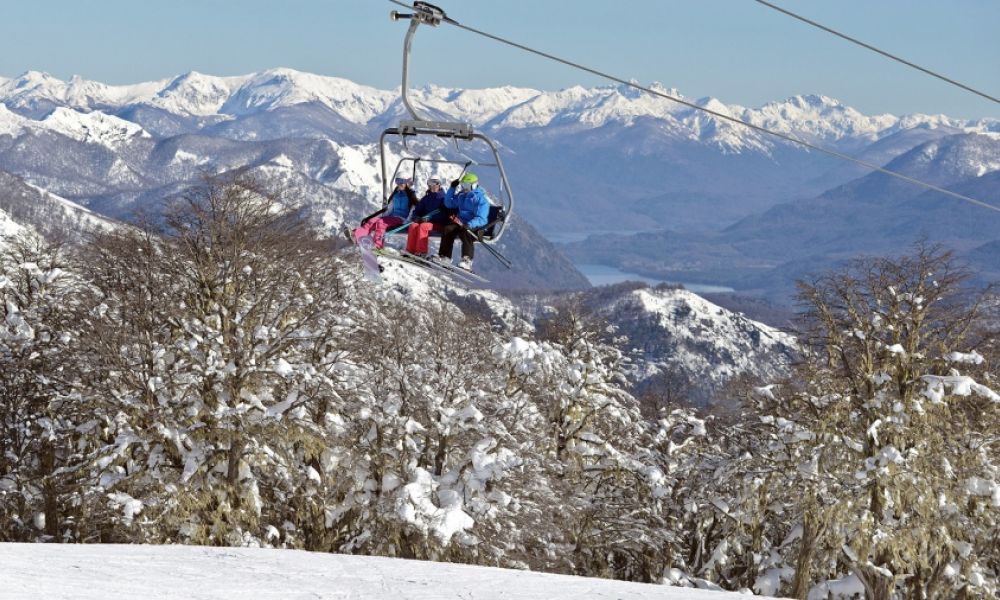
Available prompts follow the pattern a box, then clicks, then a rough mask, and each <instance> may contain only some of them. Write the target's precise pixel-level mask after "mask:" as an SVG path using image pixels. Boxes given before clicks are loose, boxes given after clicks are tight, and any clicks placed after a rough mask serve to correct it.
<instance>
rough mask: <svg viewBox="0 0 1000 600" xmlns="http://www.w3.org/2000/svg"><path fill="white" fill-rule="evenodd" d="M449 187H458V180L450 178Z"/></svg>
mask: <svg viewBox="0 0 1000 600" xmlns="http://www.w3.org/2000/svg"><path fill="white" fill-rule="evenodd" d="M451 187H453V188H457V187H458V180H457V179H452V180H451Z"/></svg>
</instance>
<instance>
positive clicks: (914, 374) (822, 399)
mask: <svg viewBox="0 0 1000 600" xmlns="http://www.w3.org/2000/svg"><path fill="white" fill-rule="evenodd" d="M965 276H966V274H965V273H964V272H963V271H962V270H961V269H960V268H959V267H958V266H956V263H955V262H954V260H953V259H952V257H951V255H950V254H949V253H947V252H942V251H940V250H939V249H937V248H933V247H926V246H920V247H918V248H917V249H916V252H915V253H914V254H913V255H912V256H906V257H903V258H900V259H869V260H862V261H858V262H855V263H853V264H852V265H851V266H850V267H848V268H846V269H845V270H842V271H839V272H836V273H832V274H830V275H827V276H825V277H822V278H819V279H818V280H816V281H814V282H812V283H809V284H803V286H802V294H801V297H802V299H803V300H804V301H805V302H806V303H807V305H808V311H807V312H806V313H805V315H804V316H805V324H806V325H807V328H806V333H807V335H808V336H809V338H808V339H809V340H810V341H811V342H812V343H813V348H814V351H813V353H812V354H810V355H809V357H808V359H807V361H806V362H805V363H804V364H803V365H802V366H801V367H800V369H799V370H798V372H797V374H796V375H797V376H796V378H794V379H793V380H792V381H789V382H787V383H785V384H784V385H778V386H768V387H766V388H759V389H758V390H757V395H756V398H757V401H758V404H759V406H760V413H759V415H760V416H759V418H760V420H761V421H762V424H763V425H764V429H765V430H766V431H765V433H766V435H767V437H766V438H764V439H766V440H768V442H767V445H766V450H767V452H765V453H761V454H759V455H758V456H756V457H754V460H753V461H748V465H753V467H752V468H757V469H760V470H761V471H763V472H765V473H768V478H769V480H768V484H767V485H768V490H767V493H768V494H769V505H770V506H776V507H778V510H781V511H782V512H783V513H784V514H785V518H786V519H787V520H788V521H790V522H791V523H792V524H794V526H793V529H792V531H790V532H788V534H789V536H790V537H789V539H787V540H785V541H783V542H781V543H778V544H776V545H775V546H774V550H775V551H776V552H777V553H779V554H780V555H781V556H783V557H784V560H783V561H775V562H783V564H784V566H785V567H791V568H794V569H795V574H794V577H789V581H790V583H789V584H788V587H787V588H784V589H785V591H786V592H787V593H791V594H792V595H794V596H795V597H800V598H805V597H806V595H807V594H819V595H820V596H821V597H825V595H826V594H827V592H829V591H830V590H832V589H833V588H834V587H837V586H838V585H839V586H841V587H844V586H846V587H848V588H850V585H851V583H850V582H851V581H852V580H853V581H854V585H855V589H859V590H864V593H865V595H866V597H867V598H869V599H873V600H874V599H886V600H888V599H889V598H896V597H906V598H953V597H957V596H960V595H963V596H966V597H973V596H978V595H987V594H992V593H993V591H994V590H995V589H996V585H997V571H996V567H997V562H996V561H997V555H996V544H995V540H991V539H989V537H984V535H983V534H984V533H985V534H986V536H988V535H989V533H988V532H995V531H996V529H995V527H996V517H997V511H998V510H1000V485H998V473H997V466H996V462H997V460H996V458H995V457H996V456H997V450H998V449H1000V448H998V447H997V444H998V440H1000V438H998V436H997V431H998V429H997V426H998V406H1000V396H998V395H997V394H996V393H995V392H994V391H993V390H992V389H990V388H989V387H988V386H986V385H983V384H982V383H979V381H980V380H982V378H983V376H984V373H983V366H984V365H983V364H982V363H983V358H982V356H981V354H979V353H978V352H977V348H976V346H977V344H979V343H981V341H980V338H978V337H976V336H974V335H973V333H974V325H975V324H976V323H977V319H976V315H977V308H978V305H977V302H976V300H975V298H972V297H970V296H969V295H968V294H966V293H963V289H962V282H963V281H964V279H965ZM977 377H978V379H977ZM762 449H763V448H762ZM777 532H782V535H783V534H784V532H783V531H782V530H781V529H776V530H775V533H777ZM772 542H777V539H773V540H772ZM832 580H836V581H837V583H836V584H832V583H829V581H832ZM831 586H832V587H831ZM810 597H812V596H810Z"/></svg>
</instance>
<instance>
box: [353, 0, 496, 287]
mask: <svg viewBox="0 0 1000 600" xmlns="http://www.w3.org/2000/svg"><path fill="white" fill-rule="evenodd" d="M413 10H414V12H413V13H412V14H402V13H399V12H397V11H392V12H391V13H390V15H389V16H390V18H391V19H392V20H393V21H398V20H403V19H409V21H410V27H409V29H408V30H407V32H406V38H405V41H404V43H403V83H402V88H401V89H402V100H403V105H404V106H405V107H406V111H407V112H408V113H409V116H410V117H411V118H410V119H403V120H401V121H400V122H399V125H398V126H396V127H390V128H388V129H386V130H385V131H383V132H382V135H381V136H379V162H380V165H381V174H382V209H381V210H379V211H377V212H375V213H373V214H372V215H369V216H368V217H365V221H367V220H368V219H370V218H373V217H375V216H378V215H379V214H382V213H383V212H385V210H387V208H388V205H389V202H390V200H391V198H392V191H393V185H392V182H393V181H394V180H395V178H396V177H397V176H402V177H407V178H410V179H413V180H416V176H417V169H418V165H420V164H421V163H424V164H429V165H455V166H460V167H461V173H460V174H459V175H458V177H461V176H462V175H463V174H464V173H465V172H466V171H467V170H468V169H469V168H470V167H475V168H476V169H480V168H488V169H494V170H495V171H496V173H497V176H498V181H499V193H498V194H496V195H493V194H490V193H489V191H488V190H486V189H485V188H484V190H483V191H484V192H486V196H487V198H488V199H489V201H490V212H489V217H488V220H489V222H488V223H487V225H486V226H484V227H482V228H480V229H479V230H477V231H476V232H475V233H476V235H477V237H478V238H479V240H478V241H479V242H481V243H482V244H484V245H485V246H486V247H487V249H488V250H489V251H490V253H492V254H493V255H494V256H496V257H497V259H498V260H500V261H501V262H502V263H503V264H504V265H505V266H507V267H508V268H510V262H509V261H507V259H506V258H503V257H502V256H501V255H499V253H498V252H497V251H496V249H494V248H492V247H490V246H491V245H492V244H493V243H495V242H497V241H499V240H500V238H501V237H503V234H504V231H505V230H506V229H507V223H508V219H509V218H510V216H511V214H513V211H514V195H513V193H512V192H511V189H510V184H509V182H508V180H507V172H506V171H505V170H504V167H503V161H502V160H501V159H500V153H499V152H498V151H497V146H496V144H495V143H494V142H493V140H491V139H490V138H489V137H487V136H486V135H485V134H483V133H480V132H478V131H475V129H474V128H473V127H472V125H471V124H469V123H461V122H454V121H434V120H431V119H426V118H423V117H422V116H421V115H420V114H419V113H418V112H417V111H416V109H415V108H414V106H413V104H412V103H411V102H410V99H409V95H408V84H409V74H410V73H409V72H410V47H411V45H412V41H413V35H414V34H415V33H416V31H417V27H419V26H420V25H421V24H423V25H430V26H433V27H437V26H438V25H440V24H441V22H442V21H446V20H448V16H447V15H446V14H445V13H444V11H443V10H442V9H440V8H438V7H437V6H434V5H433V4H430V3H428V2H420V1H417V2H414V3H413ZM421 138H423V139H438V140H445V141H446V142H449V144H446V145H445V147H446V148H448V147H454V153H455V154H457V155H460V156H461V157H462V158H463V159H464V160H456V159H455V158H442V157H440V156H431V155H427V154H426V153H425V154H420V153H419V152H420V148H419V147H418V144H415V143H408V140H409V142H416V141H419V140H420V139H421ZM394 140H398V142H401V145H402V148H403V152H404V155H403V156H402V157H401V158H400V159H399V160H398V161H396V164H395V166H394V168H393V170H392V172H391V174H390V172H389V167H390V165H389V164H388V156H389V147H388V144H389V143H391V142H392V141H394ZM460 143H461V144H469V145H471V144H474V145H475V150H476V151H478V152H481V153H484V154H486V155H487V156H489V155H492V162H489V159H487V161H486V162H481V161H477V160H474V159H472V158H470V157H469V156H468V153H466V152H463V150H462V148H461V147H460V145H459V144H460ZM467 149H469V148H468V147H467ZM470 151H471V149H470ZM442 154H443V153H442ZM445 185H447V184H445Z"/></svg>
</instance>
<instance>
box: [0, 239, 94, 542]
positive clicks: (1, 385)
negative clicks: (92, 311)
mask: <svg viewBox="0 0 1000 600" xmlns="http://www.w3.org/2000/svg"><path fill="white" fill-rule="evenodd" d="M82 291H83V285H82V283H81V281H80V280H79V278H77V277H75V276H74V275H73V274H72V270H71V266H70V260H69V258H68V257H67V253H66V252H65V250H64V249H63V248H62V247H60V246H58V245H52V244H48V243H46V242H44V241H42V240H41V239H40V238H37V237H34V236H29V235H24V236H22V237H20V238H17V239H14V240H9V241H7V243H6V244H5V246H4V248H3V250H2V251H0V315H2V316H3V320H2V322H0V540H13V541H31V540H54V541H62V540H74V541H80V540H81V539H85V537H86V535H85V533H84V532H83V531H82V530H83V529H84V528H85V527H86V523H85V521H86V520H87V516H88V515H87V510H88V507H89V506H90V505H91V500H92V497H91V495H90V494H89V489H88V487H87V486H86V485H84V484H82V483H81V480H82V479H83V478H84V474H83V472H82V469H83V468H84V467H85V466H86V464H87V461H88V460H89V459H90V458H91V454H92V452H93V450H94V447H93V444H94V442H93V439H92V437H91V435H90V434H91V433H92V425H91V424H90V423H89V417H88V409H89V407H88V406H87V402H86V397H85V395H84V393H83V391H84V380H85V377H86V368H85V365H84V357H83V355H82V354H81V353H80V351H79V346H80V341H81V340H80V334H79V327H78V323H77V318H76V317H77V315H78V309H79V305H80V303H81V302H83V301H84V296H85V295H84V294H83V293H82Z"/></svg>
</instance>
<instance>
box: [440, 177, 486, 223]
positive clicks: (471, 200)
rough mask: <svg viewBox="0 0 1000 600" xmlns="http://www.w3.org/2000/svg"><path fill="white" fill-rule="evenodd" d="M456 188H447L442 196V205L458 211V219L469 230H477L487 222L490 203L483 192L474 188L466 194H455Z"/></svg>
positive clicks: (478, 188)
mask: <svg viewBox="0 0 1000 600" xmlns="http://www.w3.org/2000/svg"><path fill="white" fill-rule="evenodd" d="M456 189H457V188H448V193H447V194H445V195H444V205H445V206H447V207H448V208H457V209H458V218H459V219H461V220H462V222H463V223H465V226H466V227H468V228H469V229H478V228H480V227H482V226H484V225H486V223H488V222H489V218H490V202H489V200H487V199H486V194H485V193H484V192H483V190H482V189H481V188H480V187H478V186H476V187H474V188H472V190H470V191H468V192H458V193H455V192H456Z"/></svg>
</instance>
